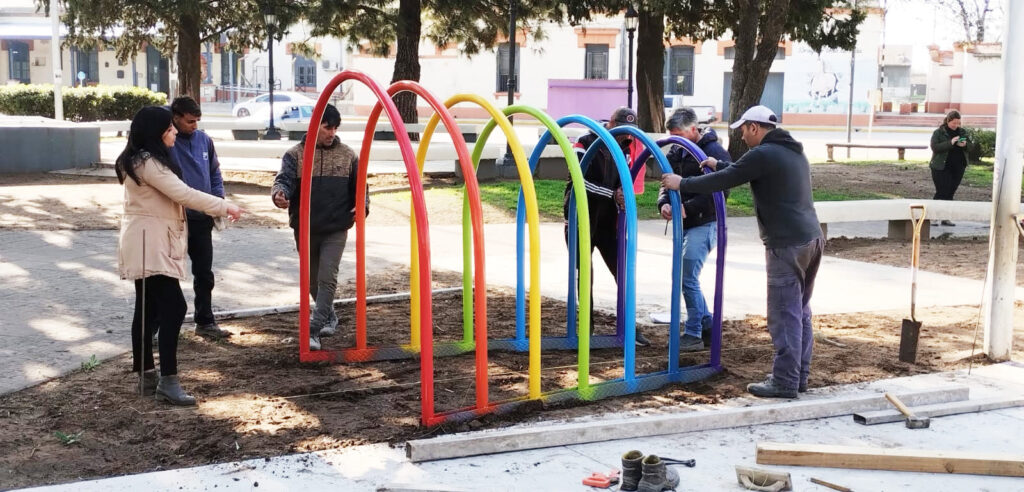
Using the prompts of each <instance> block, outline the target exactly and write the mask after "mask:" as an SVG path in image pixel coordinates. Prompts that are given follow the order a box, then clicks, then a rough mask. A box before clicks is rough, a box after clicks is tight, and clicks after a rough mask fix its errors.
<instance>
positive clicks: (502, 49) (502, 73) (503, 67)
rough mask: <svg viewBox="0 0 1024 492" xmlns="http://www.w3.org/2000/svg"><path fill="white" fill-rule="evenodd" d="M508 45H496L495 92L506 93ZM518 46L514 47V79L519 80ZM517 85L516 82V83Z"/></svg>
mask: <svg viewBox="0 0 1024 492" xmlns="http://www.w3.org/2000/svg"><path fill="white" fill-rule="evenodd" d="M508 55H509V51H508V43H503V44H499V45H498V70H497V83H496V84H495V90H496V91H497V92H508ZM519 58H520V57H519V45H516V66H515V74H514V76H515V79H516V80H519ZM516 85H518V82H517V83H516Z"/></svg>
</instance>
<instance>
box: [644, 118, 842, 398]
mask: <svg viewBox="0 0 1024 492" xmlns="http://www.w3.org/2000/svg"><path fill="white" fill-rule="evenodd" d="M778 121H779V119H778V117H777V116H775V113H773V112H772V110H770V109H768V108H766V107H764V106H754V107H752V108H750V109H748V110H747V112H746V113H743V116H742V117H741V118H740V119H739V120H738V121H736V122H735V123H733V124H732V125H730V128H732V129H736V128H741V129H742V132H743V137H742V138H743V141H744V142H745V143H746V144H747V146H749V147H750V151H748V152H747V153H746V154H744V155H743V157H741V158H740V159H739V160H738V161H736V162H735V163H729V162H718V161H717V160H716V159H714V158H708V159H707V160H706V161H704V162H702V163H701V165H702V166H705V167H708V168H711V169H713V170H716V172H713V173H711V174H708V175H705V176H697V177H691V178H681V177H680V176H679V175H676V174H666V175H665V176H663V177H662V184H663V185H664V186H665V187H666V188H668V189H673V190H675V189H678V190H680V191H682V192H689V193H711V192H715V191H720V190H725V189H728V188H732V187H734V186H738V185H741V184H743V183H747V182H749V183H750V189H751V191H752V192H753V195H754V211H755V213H756V215H757V226H758V229H759V230H760V232H761V240H762V241H763V242H764V245H765V269H766V270H767V273H768V331H769V333H771V336H772V343H773V344H774V346H775V361H774V364H773V367H772V374H771V375H770V376H768V379H766V380H765V381H764V382H761V383H752V384H749V385H747V391H749V392H750V393H751V394H754V395H756V396H764V397H775V398H795V397H796V396H797V393H798V391H806V389H807V376H808V374H809V373H810V370H811V352H812V349H813V346H814V334H813V332H812V329H811V308H810V300H811V292H812V290H813V288H814V278H815V276H817V273H818V265H819V264H820V263H821V254H822V249H823V248H824V245H825V240H824V238H823V237H822V234H821V226H820V225H819V223H818V216H817V214H816V213H815V212H814V200H813V199H812V197H811V168H810V164H809V163H808V162H807V156H805V155H804V153H803V150H804V149H803V145H802V144H801V143H800V142H797V141H796V140H794V139H793V137H792V136H791V135H790V134H789V132H787V131H785V130H782V129H780V128H777V125H778Z"/></svg>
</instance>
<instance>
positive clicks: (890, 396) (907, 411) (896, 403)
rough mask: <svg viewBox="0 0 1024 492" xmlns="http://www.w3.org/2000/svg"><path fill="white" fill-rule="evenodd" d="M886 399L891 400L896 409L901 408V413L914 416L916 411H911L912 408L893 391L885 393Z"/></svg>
mask: <svg viewBox="0 0 1024 492" xmlns="http://www.w3.org/2000/svg"><path fill="white" fill-rule="evenodd" d="M885 399H886V400H889V403H892V404H893V405H894V406H895V407H896V409H897V410H899V411H900V413H902V414H903V415H906V416H907V417H913V416H914V412H911V411H910V409H909V408H907V406H906V405H904V404H903V402H902V401H900V399H899V398H896V395H894V394H892V393H886V394H885Z"/></svg>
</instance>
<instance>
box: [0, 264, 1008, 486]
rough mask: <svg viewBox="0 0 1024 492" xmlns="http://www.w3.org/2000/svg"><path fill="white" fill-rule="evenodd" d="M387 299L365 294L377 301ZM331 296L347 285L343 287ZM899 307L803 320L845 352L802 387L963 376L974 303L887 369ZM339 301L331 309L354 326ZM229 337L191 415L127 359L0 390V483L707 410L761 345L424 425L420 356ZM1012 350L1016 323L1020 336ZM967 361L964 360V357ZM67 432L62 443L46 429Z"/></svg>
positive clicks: (448, 278)
mask: <svg viewBox="0 0 1024 492" xmlns="http://www.w3.org/2000/svg"><path fill="white" fill-rule="evenodd" d="M457 278H458V276H457V275H455V274H438V275H437V278H436V281H435V285H436V286H438V287H441V286H453V285H457V283H458V282H457ZM405 280H406V279H405V277H404V273H402V272H392V273H390V274H387V275H383V276H381V277H378V278H374V279H372V281H371V282H370V283H369V285H371V286H381V285H383V286H398V285H406V281H405ZM393 290H397V289H395V288H387V289H377V290H375V291H374V292H375V293H381V292H387V291H393ZM342 292H351V286H350V285H349V286H344V287H343V288H342ZM542 311H543V327H544V331H545V333H548V334H552V335H553V334H564V333H565V319H564V304H562V303H560V302H558V301H555V300H552V299H544V302H543V309H542ZM408 313H409V306H408V302H407V301H405V302H397V303H389V304H375V305H371V306H370V307H369V315H368V326H369V333H370V341H371V343H374V344H384V343H389V342H394V343H403V342H405V341H406V340H407V339H408V319H409V318H408ZM514 313H515V310H514V298H513V296H512V295H511V293H510V292H509V291H508V290H502V289H496V290H493V291H491V292H490V293H489V300H488V326H489V330H490V333H492V335H491V336H492V337H493V338H501V337H510V336H511V335H512V334H513V333H514V329H515V326H514V319H515V314H514ZM904 314H905V313H903V312H902V311H899V312H896V311H893V312H881V313H867V314H855V315H826V316H816V317H815V320H814V321H815V327H816V330H817V331H818V332H819V333H820V334H821V335H824V336H826V337H828V338H829V339H831V340H834V341H835V342H838V343H839V344H842V345H843V346H842V347H840V346H837V345H834V344H830V343H820V342H819V343H818V344H817V346H816V349H815V362H814V365H813V369H812V373H811V380H810V386H811V387H818V386H825V385H833V384H842V383H854V382H860V381H869V380H876V379H884V378H889V377H895V376H905V375H911V374H918V373H926V372H933V371H945V370H951V369H958V368H963V367H966V366H967V365H968V363H969V362H970V361H972V360H973V361H974V363H975V364H986V363H988V362H987V361H986V359H985V358H984V356H981V355H977V352H976V351H973V350H972V341H973V335H974V330H975V326H976V323H977V321H978V318H977V316H978V310H977V308H975V307H971V306H964V307H954V308H937V309H922V310H920V319H922V320H923V321H924V330H923V332H922V335H921V336H922V338H921V347H920V354H919V357H918V360H919V363H918V364H916V365H910V364H905V363H901V362H899V361H898V360H897V352H898V344H899V341H898V338H899V326H900V320H901V319H902V317H903V316H904ZM352 315H353V314H352V311H351V309H350V308H347V307H343V308H341V309H339V316H340V317H341V319H342V320H351V319H352ZM434 320H435V327H434V330H435V332H436V338H437V339H438V340H439V341H444V340H456V339H458V338H459V336H460V334H461V332H462V323H461V298H460V297H458V296H455V297H451V296H448V297H439V298H437V299H436V300H435V303H434ZM223 326H224V327H225V328H227V329H229V330H231V331H232V332H233V333H234V334H235V335H234V336H233V337H232V338H231V339H230V341H228V342H209V341H206V340H203V339H201V338H197V337H195V336H193V335H192V334H191V333H183V334H182V336H181V345H180V348H179V364H180V367H181V378H182V381H183V384H184V385H185V387H186V388H187V389H189V390H190V391H192V392H193V393H194V394H195V395H197V396H198V397H199V398H200V405H199V406H198V407H197V408H190V409H174V408H170V407H168V406H166V405H162V404H158V403H156V402H154V401H153V400H152V399H148V398H146V399H144V398H140V397H138V396H136V395H135V394H134V393H133V388H134V387H135V386H134V385H135V384H136V381H137V380H136V379H135V377H134V376H133V375H132V374H131V373H130V372H129V368H130V359H129V358H128V357H127V356H122V357H118V358H115V359H112V360H110V361H108V362H105V363H103V364H100V365H99V366H98V367H96V368H94V369H92V370H90V371H86V370H82V371H77V372H75V373H72V374H69V375H67V376H65V377H62V378H59V379H55V380H53V381H50V382H48V383H45V384H41V385H39V386H36V387H33V388H29V389H26V390H23V391H20V392H17V393H13V394H8V395H4V396H2V397H0V435H3V436H4V439H2V440H0V488H11V487H23V486H29V485H42V484H52V483H61V482H67V481H72V480H81V479H89V478H98V477H103V476H111V475H121V474H127V473H139V472H146V471H155V470H163V469H171V468H179V467H185V466H193V465H201V464H208V463H218V462H227V461H234V460H241V459H246V458H253V457H269V456H276V455H279V454H281V453H287V452H300V451H312V450H321V449H330V448H337V447H346V446H353V445H359V444H364V443H372V442H392V443H397V442H401V441H405V440H408V439H414V438H419V437H424V436H428V435H436V434H443V433H449V432H456V431H465V430H470V429H478V428H494V427H502V426H506V425H509V424H511V423H514V422H521V421H536V420H542V419H544V420H551V419H564V418H571V417H576V416H582V415H594V414H601V413H606V412H619V411H624V410H640V411H658V410H664V409H668V408H675V407H684V406H687V405H692V404H699V403H714V402H718V401H720V400H723V399H726V398H732V397H735V396H738V395H741V394H744V386H745V384H746V383H748V382H751V381H754V380H759V379H761V378H763V376H764V374H766V373H768V372H769V370H770V367H771V360H772V353H773V351H772V348H771V342H770V338H769V336H768V333H767V331H766V329H765V320H764V318H762V317H757V316H751V317H748V318H746V319H742V320H734V321H728V322H726V323H725V326H724V341H723V346H724V347H725V349H724V350H723V364H724V365H725V367H726V370H725V371H724V372H723V373H721V374H719V375H717V376H715V377H713V378H711V379H709V380H707V381H703V382H700V383H694V384H689V385H673V386H669V387H665V388H662V389H660V390H657V391H653V392H649V393H643V394H637V395H630V396H624V397H618V398H612V399H608V400H602V401H598V402H593V403H589V404H581V403H574V404H566V405H562V406H556V407H548V408H542V407H541V406H540V405H538V406H537V407H535V408H530V409H527V410H525V411H523V412H519V413H517V414H515V415H507V416H489V417H486V418H483V419H481V420H478V421H474V422H470V423H464V424H453V425H447V426H441V427H439V428H433V429H428V428H423V427H421V426H420V425H419V384H418V381H419V364H418V361H416V360H404V361H388V362H374V363H365V364H348V365H328V364H301V363H299V362H298V356H297V341H296V334H297V319H296V315H295V314H284V315H277V316H265V317H260V318H249V319H243V320H232V321H227V322H225V323H224V324H223ZM595 326H596V327H597V329H596V331H598V332H605V333H607V332H610V331H612V330H613V328H612V327H613V326H614V320H613V318H612V317H610V316H606V315H599V316H598V317H597V320H596V322H595ZM341 328H342V329H341V331H342V333H341V334H339V335H338V336H336V337H334V338H327V339H325V345H326V347H327V348H340V347H344V346H346V345H348V344H349V343H350V340H351V337H352V335H351V321H343V325H342V327H341ZM642 329H643V331H644V334H645V335H646V336H647V337H648V338H650V339H651V340H652V342H653V344H652V345H651V346H650V347H646V348H638V351H637V371H638V373H646V372H653V371H658V370H662V369H664V368H665V366H666V364H667V360H666V356H665V354H666V347H667V329H666V328H665V327H651V326H644V327H642ZM1016 333H1017V335H1016V338H1017V339H1016V344H1015V346H1016V347H1018V351H1017V352H1016V353H1015V354H1014V357H1015V358H1019V357H1020V356H1021V355H1024V354H1022V353H1021V352H1020V347H1024V327H1022V326H1017V327H1016ZM972 354H974V356H973V358H972ZM706 358H707V353H706V352H705V353H698V354H690V355H684V356H683V357H682V358H681V365H683V366H685V365H691V364H699V363H703V362H706ZM542 365H543V368H544V369H543V386H544V389H545V390H549V389H555V388H557V387H563V386H570V385H572V384H573V381H574V380H575V377H576V356H575V354H574V353H573V352H563V351H549V352H546V353H545V354H544V356H543V360H542ZM436 367H437V370H436V374H435V377H436V380H437V384H436V388H435V392H436V394H437V396H438V398H437V408H438V410H439V411H442V410H447V409H453V408H457V407H460V406H465V405H469V404H471V403H472V399H473V391H474V388H473V384H472V380H473V355H472V354H465V355H461V356H456V357H447V358H438V359H437V360H436ZM527 367H528V359H527V354H525V353H507V352H497V351H492V352H491V354H490V355H489V375H490V376H489V377H490V385H491V393H490V394H491V397H492V398H494V399H498V398H507V397H511V396H517V395H523V394H525V393H526V382H527V380H526V377H525V374H526V372H527V370H528V369H527ZM591 371H592V378H593V380H594V381H598V380H604V379H609V378H615V377H619V376H621V374H622V366H621V350H620V349H603V350H594V351H593V353H592V364H591ZM57 432H61V433H63V434H64V435H66V436H77V439H76V442H74V443H69V444H64V443H62V441H61V439H60V438H59V437H58V436H57V435H56V433H57Z"/></svg>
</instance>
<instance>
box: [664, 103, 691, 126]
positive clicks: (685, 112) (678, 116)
mask: <svg viewBox="0 0 1024 492" xmlns="http://www.w3.org/2000/svg"><path fill="white" fill-rule="evenodd" d="M696 124H697V112H696V111H694V110H693V109H692V108H679V109H677V110H675V112H673V113H672V116H669V117H668V122H666V123H665V128H667V129H669V131H671V130H675V129H677V128H678V129H680V130H682V129H683V128H689V127H691V126H693V125H696Z"/></svg>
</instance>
